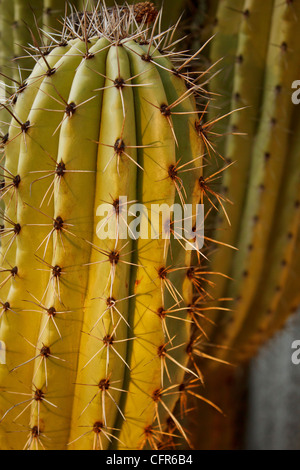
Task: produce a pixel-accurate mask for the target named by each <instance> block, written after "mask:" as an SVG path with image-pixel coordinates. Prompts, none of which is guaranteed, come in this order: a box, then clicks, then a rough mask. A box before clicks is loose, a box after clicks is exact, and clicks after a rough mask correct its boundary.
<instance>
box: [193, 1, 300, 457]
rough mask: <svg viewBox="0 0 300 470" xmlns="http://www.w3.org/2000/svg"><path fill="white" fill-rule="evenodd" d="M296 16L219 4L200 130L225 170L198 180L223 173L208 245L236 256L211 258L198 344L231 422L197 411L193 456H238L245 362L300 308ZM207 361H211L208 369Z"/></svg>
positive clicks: (278, 8) (282, 7)
mask: <svg viewBox="0 0 300 470" xmlns="http://www.w3.org/2000/svg"><path fill="white" fill-rule="evenodd" d="M226 6H227V11H226ZM299 7H300V5H299V2H280V1H277V0H275V1H274V2H272V1H269V2H263V3H262V2H257V1H255V0H244V1H243V2H241V5H240V6H239V8H237V5H236V2H235V1H230V0H228V1H227V0H220V1H219V2H218V9H217V20H218V21H216V22H215V29H214V32H215V33H216V36H215V37H214V39H213V41H212V42H211V46H210V59H211V63H214V62H215V61H220V62H219V65H220V67H221V72H220V74H217V75H216V76H215V77H214V79H213V80H212V81H210V82H209V91H210V93H211V101H210V104H209V105H208V108H210V110H209V113H208V118H206V119H202V122H201V125H202V129H203V132H204V134H205V136H206V144H207V147H208V148H209V149H210V152H211V154H212V155H213V154H214V152H213V150H215V153H216V154H217V156H220V155H218V154H221V156H222V157H223V158H224V161H223V163H221V160H220V158H215V163H214V165H213V170H212V169H211V167H210V166H207V167H206V168H205V169H204V174H205V172H206V171H207V174H208V175H209V174H211V173H212V172H217V171H219V170H220V169H221V170H222V168H223V167H224V166H227V171H226V172H224V174H223V173H222V172H221V173H220V174H221V175H222V177H221V178H219V181H218V180H215V181H214V182H213V184H212V185H211V186H210V189H211V190H213V191H215V192H217V193H218V194H219V198H220V201H219V202H221V203H222V204H219V212H218V214H217V217H216V214H213V216H212V217H211V219H210V222H211V223H212V224H213V227H212V233H213V234H214V235H213V236H214V237H215V238H216V239H217V240H218V241H220V242H221V243H223V245H226V244H230V245H233V246H235V247H237V248H238V250H237V251H230V250H229V251H228V250H226V249H225V248H224V247H222V246H220V247H219V249H218V250H214V251H212V252H211V255H210V261H211V266H210V268H211V271H212V272H213V273H217V272H222V273H223V274H224V276H222V277H218V278H217V277H216V275H212V276H211V277H210V279H209V280H210V284H209V286H208V294H209V298H210V299H211V306H212V308H211V311H210V314H209V318H210V320H211V323H207V322H206V323H205V325H206V328H205V331H206V334H207V336H208V338H209V341H205V342H204V341H202V345H201V350H200V353H201V352H202V353H203V357H201V354H200V357H199V359H198V366H199V368H201V370H202V372H203V373H204V376H205V379H206V383H207V387H206V390H205V393H204V397H206V398H208V399H211V400H213V401H214V403H215V404H217V405H218V406H219V407H220V408H221V409H222V410H223V411H224V413H225V415H226V416H228V418H227V419H226V418H225V419H224V418H223V417H221V416H220V417H218V416H217V415H215V414H213V413H211V410H210V409H208V408H206V407H204V406H202V407H199V408H198V414H197V415H196V414H195V417H192V416H191V417H188V420H187V423H186V426H187V427H188V428H193V429H195V434H194V435H193V439H192V441H193V444H194V446H196V447H197V448H200V449H211V448H218V449H224V448H227V449H228V448H236V445H237V443H236V442H234V436H235V437H236V436H237V434H238V433H237V431H236V424H237V423H236V421H235V420H236V419H237V420H238V421H237V422H241V421H242V420H244V418H245V408H244V405H243V413H244V414H242V415H241V414H239V415H238V412H237V411H236V408H237V406H236V405H237V402H238V401H239V400H241V399H240V398H237V395H239V396H240V393H239V388H240V376H241V375H243V376H244V379H243V387H245V386H247V384H246V383H245V382H246V380H247V379H245V377H247V373H246V371H247V365H248V363H249V361H250V360H251V359H252V358H253V357H254V356H255V355H256V354H257V353H258V351H259V350H260V348H261V346H262V345H263V344H264V343H266V342H267V341H268V339H270V338H271V337H272V336H273V335H274V334H275V333H276V332H277V331H278V330H279V329H280V328H282V327H283V326H284V324H285V321H286V320H287V318H288V317H289V316H290V315H292V314H293V313H294V312H295V311H296V310H297V307H298V306H299V303H300V298H299V293H298V292H299V289H298V286H299V282H300V272H299V228H300V225H299V188H300V172H299V161H298V160H299V137H298V136H299V116H298V114H299V112H298V109H297V108H296V107H295V106H294V105H293V103H292V100H291V96H292V88H291V87H292V83H293V81H294V80H295V77H297V76H298V75H299V68H300V62H299V54H298V53H299V45H298V24H299V14H300V10H299ZM230 16H236V17H238V18H239V24H238V27H237V29H234V28H233V29H232V32H230V31H229V36H230V37H229V38H228V41H229V43H230V44H231V45H232V47H231V48H230V49H227V51H229V52H230V55H229V54H228V53H226V51H225V50H223V52H222V51H221V52H218V53H216V51H217V49H218V41H220V42H221V40H222V39H224V34H225V32H224V23H226V21H227V19H228V18H229V17H230ZM210 23H211V21H210ZM233 24H235V23H233ZM218 38H219V39H218ZM205 40H206V37H204V38H203V42H204V41H205ZM198 41H199V39H198ZM216 42H217V44H216ZM221 46H222V44H221V45H220V47H221ZM196 47H198V42H197V41H196ZM224 47H225V46H224ZM222 57H224V58H223V60H221V59H222ZM222 64H224V65H223V67H222ZM227 76H231V79H230V80H227V81H226V80H225V78H226V77H227ZM220 77H221V78H223V80H220ZM222 96H223V101H222ZM241 108H244V109H241ZM236 109H238V111H237V112H235V110H236ZM218 111H219V112H220V115H221V113H223V115H224V116H225V117H224V119H221V120H219V115H218ZM203 117H204V116H203ZM238 134H240V135H238ZM230 202H231V203H230ZM229 222H230V223H229ZM225 275H226V276H227V277H226V276H225ZM218 299H220V300H218ZM206 301H207V299H206ZM198 306H199V307H201V299H200V300H199V302H198ZM214 306H215V307H216V306H217V307H218V308H217V309H215V310H214ZM204 307H205V305H204ZM206 308H207V306H206ZM203 325H204V324H203ZM205 354H210V355H213V356H214V357H215V358H216V359H217V360H216V361H213V362H211V361H209V362H208V361H206V360H205ZM224 362H225V363H229V365H224ZM232 365H235V366H238V367H232ZM224 390H228V392H224ZM242 396H244V394H243V393H242ZM228 397H229V398H230V397H231V398H230V399H228ZM232 397H233V398H232ZM189 418H190V419H189ZM193 418H194V419H193ZM207 427H208V428H209V429H210V430H211V432H209V433H208V432H206V429H207ZM239 434H240V435H241V433H239ZM224 436H225V437H224Z"/></svg>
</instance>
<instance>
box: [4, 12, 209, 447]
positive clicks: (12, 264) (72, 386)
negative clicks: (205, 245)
mask: <svg viewBox="0 0 300 470" xmlns="http://www.w3.org/2000/svg"><path fill="white" fill-rule="evenodd" d="M147 8H148V9H147ZM147 8H146V9H145V5H144V6H143V5H141V6H140V7H139V6H135V8H131V7H128V6H126V8H123V7H114V8H113V9H110V10H107V9H106V8H105V6H99V9H98V10H97V11H96V10H94V11H92V12H90V13H89V14H87V13H83V14H80V15H78V17H77V21H75V23H76V24H74V25H72V21H70V18H69V19H66V20H65V24H64V35H63V38H62V39H61V40H60V41H59V44H58V43H57V42H58V41H57V38H56V37H54V39H55V40H53V44H52V45H51V46H50V47H49V50H48V49H47V54H44V53H43V49H42V48H40V47H39V48H37V50H36V55H37V54H38V53H39V54H40V57H39V58H38V59H37V60H36V65H35V67H34V68H33V70H32V72H31V73H30V75H29V77H28V78H27V79H26V82H24V84H23V86H22V87H21V88H20V89H18V90H17V91H16V92H15V93H14V95H13V98H10V99H9V101H8V102H6V104H4V106H5V109H6V111H7V112H8V113H9V114H10V116H11V123H10V127H9V130H8V133H7V134H6V135H5V137H3V139H2V151H3V159H2V160H3V171H4V181H3V184H2V189H1V194H2V199H3V201H4V202H5V211H4V213H3V219H4V224H3V227H2V229H1V231H2V239H1V268H0V274H1V284H0V287H1V293H0V299H1V313H0V341H1V343H0V344H1V355H0V358H1V360H0V448H1V449H14V450H18V449H49V450H65V449H71V450H74V449H82V450H92V449H96V450H100V449H111V448H119V449H144V448H145V449H147V448H155V449H157V448H159V447H162V446H163V445H166V443H165V441H166V440H167V441H168V440H170V439H171V437H172V434H176V435H179V436H181V438H182V439H183V440H186V441H189V437H188V435H187V433H186V431H185V430H184V428H183V427H182V425H181V424H180V416H179V415H178V413H177V412H176V411H174V407H175V404H176V402H178V399H180V400H181V403H184V400H183V398H184V397H185V396H186V394H187V393H189V392H190V393H191V394H194V395H195V396H197V397H199V398H200V399H201V388H200V389H199V390H200V391H199V390H198V391H197V388H196V387H197V386H199V387H201V386H202V377H201V373H200V371H197V370H196V371H195V370H194V369H193V370H192V368H191V363H192V362H193V360H192V359H193V348H192V345H191V342H190V338H191V332H192V329H193V328H195V326H196V325H195V321H194V318H195V315H194V313H193V309H192V307H191V306H192V304H193V300H194V298H193V295H194V294H193V288H194V285H195V284H196V285H197V279H198V276H199V272H198V270H199V265H198V262H199V259H200V261H201V260H202V259H204V258H203V253H202V251H201V248H202V247H201V246H200V245H199V246H198V244H197V240H198V238H197V235H194V233H195V230H196V229H198V227H196V225H195V223H196V222H197V213H196V209H197V204H198V203H199V202H200V200H201V181H202V174H203V165H204V160H203V159H204V156H203V155H204V144H203V140H202V137H201V134H199V132H198V129H197V126H196V125H195V123H196V122H197V119H198V111H197V105H196V98H197V95H198V94H199V93H201V92H202V91H201V88H200V86H199V85H198V84H197V80H196V81H195V82H194V81H193V80H192V79H191V78H190V77H189V75H188V74H187V73H186V71H185V69H186V67H187V66H188V65H189V64H190V60H191V59H190V57H189V56H187V55H186V53H183V54H178V53H177V52H175V51H174V45H173V42H172V41H173V40H172V35H171V36H170V31H167V33H164V32H161V31H160V30H159V24H160V16H161V12H158V11H157V10H155V9H154V7H153V6H151V5H150V6H149V5H148V4H147ZM138 14H139V16H138ZM73 19H74V18H73ZM124 197H126V198H127V199H125V202H124V199H121V198H124ZM137 203H139V204H142V205H143V207H144V208H145V209H149V211H148V216H147V217H146V216H145V215H144V214H142V216H141V217H139V216H138V214H137V213H136V214H134V210H135V209H134V205H135V204H137ZM103 204H106V207H108V209H107V212H106V214H102V217H101V213H100V209H101V207H102V206H103ZM153 204H156V205H157V210H159V207H158V206H160V205H162V204H165V205H167V206H170V207H171V206H172V205H173V204H178V205H179V206H181V207H182V208H183V206H186V205H187V204H189V205H190V207H191V208H192V212H191V215H189V216H185V215H182V219H181V221H184V218H189V219H191V220H190V222H191V224H192V228H193V231H192V232H191V235H190V237H188V236H187V235H183V237H182V238H178V237H175V234H176V230H177V229H176V228H175V227H176V224H175V222H176V220H175V219H173V218H172V215H171V216H169V219H167V220H166V221H165V222H166V223H167V226H168V227H169V231H170V233H171V238H170V239H168V238H167V237H165V239H163V237H162V234H163V233H164V230H165V227H163V224H160V225H157V220H156V218H155V216H153V215H152V214H153V213H152V212H151V211H150V207H152V205H153ZM127 212H128V214H127ZM125 213H126V214H127V215H128V220H127V221H126V220H125ZM103 215H105V217H106V218H104V219H103ZM158 215H159V214H158ZM111 220H112V221H113V224H112V226H110V228H109V230H110V231H109V235H110V237H108V238H105V237H101V236H100V234H101V233H102V228H103V226H104V225H105V223H104V222H109V221H111ZM122 220H123V221H124V220H125V227H126V228H127V229H128V232H130V230H132V227H133V226H134V225H133V224H136V225H137V226H139V229H138V232H139V233H140V236H139V237H131V236H129V235H130V233H129V234H128V233H127V237H123V236H122V230H121V228H120V227H121V221H122ZM123 228H124V224H123ZM153 228H155V229H156V235H158V236H156V237H152V238H151V237H150V236H149V233H151V230H153ZM196 233H197V232H196ZM176 238H177V239H176ZM195 240H196V242H195ZM191 247H193V249H191ZM195 263H196V264H195ZM170 422H172V423H173V425H174V429H173V432H169V431H168V429H169V427H168V426H170Z"/></svg>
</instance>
